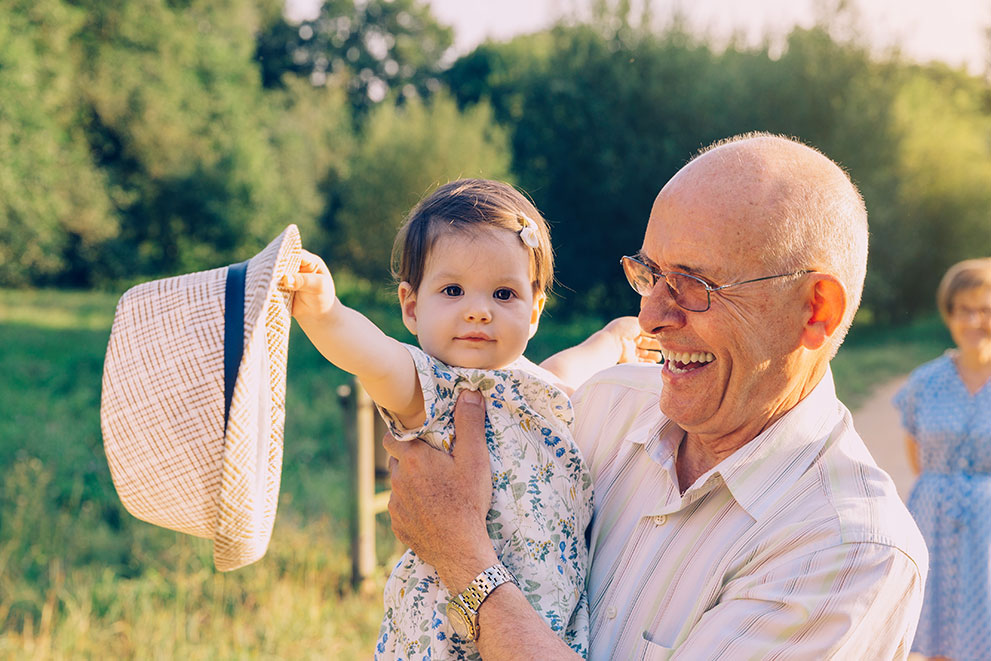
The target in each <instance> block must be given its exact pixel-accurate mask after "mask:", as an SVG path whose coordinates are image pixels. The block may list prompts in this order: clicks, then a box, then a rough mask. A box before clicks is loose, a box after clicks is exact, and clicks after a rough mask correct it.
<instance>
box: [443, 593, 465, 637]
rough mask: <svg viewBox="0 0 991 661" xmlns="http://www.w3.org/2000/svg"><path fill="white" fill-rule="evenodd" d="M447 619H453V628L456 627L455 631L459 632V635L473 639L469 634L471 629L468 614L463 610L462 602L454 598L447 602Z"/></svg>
mask: <svg viewBox="0 0 991 661" xmlns="http://www.w3.org/2000/svg"><path fill="white" fill-rule="evenodd" d="M447 619H448V620H450V621H451V628H452V629H454V633H456V634H458V637H460V638H463V639H464V640H471V638H470V637H469V635H468V634H469V632H470V630H471V628H470V627H469V626H468V616H467V615H466V614H465V612H464V611H463V610H461V606H460V604H458V603H456V602H455V601H454V600H453V599H452V600H451V601H449V602H447Z"/></svg>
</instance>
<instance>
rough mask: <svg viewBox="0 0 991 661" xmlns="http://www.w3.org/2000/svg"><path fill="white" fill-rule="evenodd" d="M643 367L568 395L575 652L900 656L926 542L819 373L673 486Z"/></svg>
mask: <svg viewBox="0 0 991 661" xmlns="http://www.w3.org/2000/svg"><path fill="white" fill-rule="evenodd" d="M660 388H661V378H660V372H659V368H658V367H654V366H644V365H620V366H617V367H615V368H612V369H610V370H607V371H606V372H603V373H602V374H600V375H598V376H597V377H595V378H593V379H592V380H591V381H590V382H589V383H587V384H586V385H585V386H583V387H582V388H581V389H580V390H579V391H578V392H577V393H576V394H575V397H574V398H573V401H574V405H575V414H576V420H577V425H576V429H575V438H576V439H577V441H578V444H579V445H580V446H581V448H582V451H583V452H584V454H585V459H586V461H587V462H588V465H589V468H590V469H591V473H592V477H593V479H594V485H595V514H594V517H593V519H592V527H591V538H590V540H591V568H590V573H589V582H588V589H589V602H590V605H591V625H592V626H591V653H590V655H589V658H590V659H622V660H624V661H625V660H626V659H669V658H670V659H691V660H692V661H695V660H697V659H732V660H733V661H736V660H737V659H765V658H774V659H826V658H837V659H857V660H860V659H893V658H895V659H905V658H907V656H908V652H909V649H910V647H911V643H912V637H913V636H914V634H915V627H916V623H917V622H918V618H919V611H920V609H921V606H922V595H923V586H924V582H925V576H926V570H927V566H928V553H927V552H926V547H925V543H924V542H923V540H922V536H921V534H920V533H919V529H918V527H917V526H916V525H915V522H914V521H913V520H912V518H911V516H910V515H909V513H908V511H907V510H906V508H905V506H904V505H903V504H902V502H901V500H900V499H899V498H898V495H897V493H896V491H895V486H894V484H893V483H892V481H891V478H890V477H888V475H887V474H886V473H884V472H883V471H882V470H881V469H880V468H878V466H877V464H876V463H875V462H874V460H873V458H872V457H871V455H870V453H869V452H868V451H867V448H866V447H865V446H864V443H863V441H862V440H861V438H860V436H858V435H857V432H856V431H854V429H853V424H852V421H851V417H850V413H849V411H848V410H847V409H846V408H845V407H844V406H843V405H842V404H841V403H840V402H839V400H837V399H836V393H835V390H834V388H833V379H832V374H831V373H829V372H827V373H826V375H825V376H824V377H823V379H822V381H821V382H820V383H819V384H818V385H817V386H816V388H815V389H814V390H813V391H812V393H810V394H809V395H808V396H807V397H806V398H805V399H804V400H802V401H801V402H799V404H798V405H797V406H796V407H795V408H793V409H792V410H791V411H789V412H788V413H786V414H785V415H784V416H782V417H781V418H780V419H779V420H778V421H777V422H775V423H774V424H773V425H771V426H770V427H769V428H768V429H766V430H765V431H764V432H763V433H761V434H760V435H759V436H758V437H757V438H755V439H754V440H753V441H751V442H750V443H747V444H746V445H745V446H743V447H742V448H740V449H739V450H737V451H736V452H735V453H733V454H732V455H731V456H729V457H727V458H726V459H724V460H723V461H722V462H720V463H719V464H718V465H716V466H715V467H713V468H712V469H711V470H710V471H708V472H707V473H705V474H703V475H702V476H700V477H699V478H698V480H697V481H696V482H695V484H693V485H691V486H690V487H689V488H688V489H687V490H686V491H685V493H684V495H682V494H681V493H680V490H679V488H678V478H677V475H676V472H675V458H676V454H677V450H678V446H679V444H680V442H681V440H682V438H683V436H684V432H683V431H682V430H681V429H680V428H678V427H677V426H676V425H675V424H674V423H673V422H671V421H669V420H668V419H667V418H665V417H664V415H663V414H662V413H661V412H660V410H659V408H658V396H659V393H660Z"/></svg>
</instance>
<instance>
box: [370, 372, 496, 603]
mask: <svg viewBox="0 0 991 661" xmlns="http://www.w3.org/2000/svg"><path fill="white" fill-rule="evenodd" d="M454 429H455V439H456V441H455V443H454V449H453V451H452V453H451V454H450V455H448V454H446V453H444V452H441V451H440V450H435V449H433V448H431V447H430V446H429V445H427V444H426V443H423V442H422V441H411V442H400V441H397V440H396V439H394V438H392V436H386V437H385V439H384V440H383V445H384V446H385V451H386V452H388V453H389V470H390V474H391V477H392V496H391V497H390V499H389V514H390V516H391V517H392V531H393V532H394V533H395V535H396V537H397V538H398V539H399V540H400V541H401V542H403V543H405V544H408V545H409V547H410V548H411V549H413V551H414V552H415V553H416V554H417V555H418V556H420V559H421V560H423V561H424V562H426V563H428V564H431V565H433V566H434V568H436V569H437V573H438V575H439V576H440V579H441V581H443V583H444V585H445V586H446V587H447V588H448V590H450V591H451V593H452V594H457V593H459V592H461V591H462V590H464V589H465V588H466V587H467V586H468V584H469V583H471V581H472V580H473V579H474V578H475V577H476V576H477V575H478V574H480V573H481V572H482V571H484V570H485V569H487V568H488V567H490V566H492V565H493V564H495V563H496V562H497V561H498V557H497V556H496V553H495V550H494V549H493V547H492V541H491V540H490V539H489V536H488V533H487V531H486V527H485V519H486V516H487V515H488V512H489V506H490V505H491V503H492V476H491V468H490V466H489V451H488V448H487V447H486V444H485V404H484V402H483V400H482V395H481V394H479V393H478V392H475V391H469V390H465V391H462V393H461V396H460V397H458V401H457V404H456V405H455V409H454Z"/></svg>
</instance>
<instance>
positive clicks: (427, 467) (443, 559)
mask: <svg viewBox="0 0 991 661" xmlns="http://www.w3.org/2000/svg"><path fill="white" fill-rule="evenodd" d="M454 429H455V438H456V439H457V440H456V442H455V445H454V451H453V452H452V453H451V454H450V455H448V454H445V453H443V452H440V451H438V450H434V449H433V448H431V447H429V446H428V445H427V444H425V443H422V442H420V441H412V442H406V443H400V442H399V441H396V440H395V439H393V438H391V437H388V436H387V437H386V439H385V441H384V444H385V449H386V452H388V453H389V456H390V459H389V468H390V472H391V476H392V495H391V497H390V499H389V514H390V515H391V516H392V530H393V532H394V533H395V534H396V537H398V538H399V540H400V541H401V542H403V543H405V544H408V545H409V547H410V548H411V549H413V551H414V552H415V553H416V554H417V555H418V556H420V558H421V559H422V560H423V561H424V562H426V563H428V564H431V565H433V566H434V568H436V569H437V574H438V575H439V576H440V580H441V581H442V582H443V583H444V585H445V586H446V587H447V589H448V590H449V591H450V592H451V593H452V594H458V593H460V592H462V591H463V590H464V589H465V588H466V587H468V584H469V583H471V581H472V580H473V579H474V578H475V577H476V576H477V575H478V574H480V573H482V572H483V571H484V570H485V569H487V568H489V567H491V566H492V565H494V564H495V563H497V562H498V561H499V558H498V556H497V555H496V552H495V549H494V548H493V547H492V541H491V540H490V539H489V536H488V533H487V532H486V528H485V517H486V515H487V514H488V511H489V506H490V505H491V502H492V478H491V469H490V467H489V452H488V448H487V447H486V445H485V405H484V403H483V401H482V397H481V395H479V394H478V393H477V392H473V391H467V390H466V391H463V392H462V393H461V396H460V397H459V398H458V402H457V405H456V406H455V409H454ZM477 644H478V649H479V652H480V653H481V655H482V657H483V658H484V659H487V660H491V659H496V660H499V659H524V658H539V659H542V660H545V661H552V660H554V659H572V660H573V659H577V658H579V657H578V655H577V654H575V653H574V652H573V651H572V650H571V649H570V648H569V647H568V646H567V644H566V643H565V642H564V641H563V640H561V639H560V638H558V636H557V635H556V634H555V633H554V632H553V631H551V629H550V627H549V626H547V624H546V623H545V622H544V620H543V618H541V617H540V615H538V614H537V612H536V611H535V610H533V608H532V607H531V606H530V603H529V602H528V601H527V600H526V597H524V596H523V593H522V592H521V591H520V590H519V589H518V588H517V587H516V586H515V585H512V584H506V583H504V584H503V585H501V586H499V587H498V588H496V589H495V591H493V592H492V593H491V594H490V595H489V597H488V598H487V599H486V600H485V601H484V602H483V603H482V606H481V608H480V610H479V639H478V641H477Z"/></svg>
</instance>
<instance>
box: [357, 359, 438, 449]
mask: <svg viewBox="0 0 991 661" xmlns="http://www.w3.org/2000/svg"><path fill="white" fill-rule="evenodd" d="M404 346H405V347H406V349H407V350H408V351H409V353H410V356H412V358H413V365H414V366H415V367H416V376H417V380H418V381H419V383H420V390H421V391H422V393H423V412H424V415H425V419H424V421H423V424H422V425H420V426H419V427H416V428H415V429H408V428H406V427H405V426H403V424H402V422H400V420H399V419H398V418H397V417H396V416H395V415H394V414H393V412H392V411H389V410H387V409H384V408H382V407H381V406H379V405H378V404H376V405H375V408H376V409H378V412H379V414H380V415H381V416H382V419H383V420H385V424H386V426H387V427H388V428H389V433H390V434H392V435H393V437H395V439H396V440H397V441H411V440H413V439H415V438H419V439H422V440H424V441H426V442H427V443H428V444H429V445H431V446H433V447H435V448H437V449H439V450H445V451H450V440H449V439H444V438H441V437H436V436H437V433H436V431H435V430H436V428H437V427H438V425H437V424H435V421H436V420H437V419H438V418H442V417H444V416H447V417H450V418H451V419H452V420H453V411H452V410H450V409H451V408H452V407H451V405H450V403H451V402H452V401H453V400H452V397H451V395H452V393H453V392H454V386H455V378H454V375H453V374H452V373H451V372H450V371H449V370H445V369H444V365H443V363H439V362H438V361H436V360H435V359H433V358H431V357H430V356H429V355H427V354H426V353H425V352H423V351H422V350H420V349H419V348H417V347H414V346H412V345H409V344H407V345H404ZM445 395H446V396H445ZM435 437H436V438H435ZM445 441H447V442H446V443H445Z"/></svg>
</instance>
